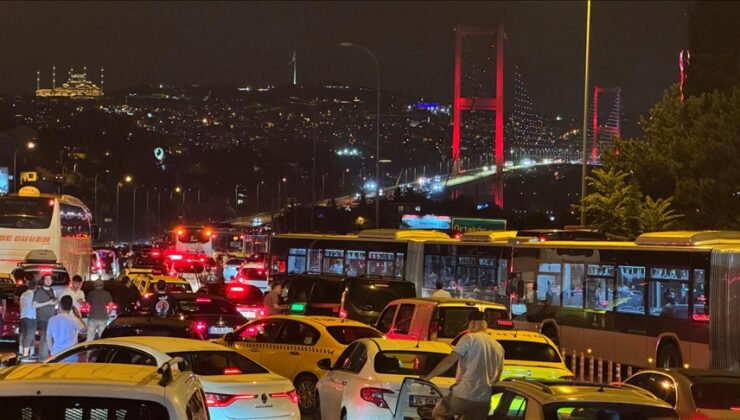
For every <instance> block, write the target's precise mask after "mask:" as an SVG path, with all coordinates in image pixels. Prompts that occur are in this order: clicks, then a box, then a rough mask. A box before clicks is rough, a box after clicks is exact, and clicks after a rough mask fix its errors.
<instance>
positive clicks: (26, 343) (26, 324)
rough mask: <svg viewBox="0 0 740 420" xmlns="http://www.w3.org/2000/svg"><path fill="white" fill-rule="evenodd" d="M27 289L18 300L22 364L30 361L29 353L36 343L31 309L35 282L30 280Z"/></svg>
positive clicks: (33, 314) (34, 319) (34, 309)
mask: <svg viewBox="0 0 740 420" xmlns="http://www.w3.org/2000/svg"><path fill="white" fill-rule="evenodd" d="M26 286H28V289H27V290H26V291H25V292H23V293H22V294H21V296H20V298H19V299H18V303H19V305H20V314H21V325H20V337H19V338H18V341H19V342H20V348H19V350H20V357H21V360H22V361H24V362H29V361H31V354H32V353H34V352H32V351H31V349H33V345H34V341H36V308H34V307H33V294H34V293H35V292H36V280H34V279H30V280H28V282H27V283H26Z"/></svg>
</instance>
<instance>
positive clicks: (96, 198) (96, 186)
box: [93, 169, 110, 217]
mask: <svg viewBox="0 0 740 420" xmlns="http://www.w3.org/2000/svg"><path fill="white" fill-rule="evenodd" d="M101 173H102V172H98V173H96V174H95V178H94V182H93V196H94V197H95V198H94V199H93V201H94V202H95V217H98V176H99V175H100V174H101ZM105 173H106V174H109V173H110V169H106V170H105Z"/></svg>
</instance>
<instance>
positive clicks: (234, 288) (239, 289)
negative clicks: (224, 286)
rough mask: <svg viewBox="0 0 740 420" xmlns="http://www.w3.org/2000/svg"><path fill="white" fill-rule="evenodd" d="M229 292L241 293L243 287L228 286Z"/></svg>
mask: <svg viewBox="0 0 740 420" xmlns="http://www.w3.org/2000/svg"><path fill="white" fill-rule="evenodd" d="M229 292H234V293H242V292H244V288H243V287H241V286H229Z"/></svg>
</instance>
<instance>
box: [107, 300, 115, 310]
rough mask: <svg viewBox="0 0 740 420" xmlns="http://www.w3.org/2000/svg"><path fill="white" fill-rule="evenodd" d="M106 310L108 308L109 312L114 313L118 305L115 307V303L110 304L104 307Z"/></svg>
mask: <svg viewBox="0 0 740 420" xmlns="http://www.w3.org/2000/svg"><path fill="white" fill-rule="evenodd" d="M106 308H108V310H109V311H115V310H117V309H118V305H116V304H115V303H113V302H111V303H109V304H108V305H106Z"/></svg>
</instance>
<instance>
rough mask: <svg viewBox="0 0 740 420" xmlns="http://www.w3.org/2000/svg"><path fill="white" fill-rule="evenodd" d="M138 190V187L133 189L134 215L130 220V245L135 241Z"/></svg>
mask: <svg viewBox="0 0 740 420" xmlns="http://www.w3.org/2000/svg"><path fill="white" fill-rule="evenodd" d="M138 188H139V186H138V185H137V186H135V187H134V213H133V217H132V220H131V243H134V241H136V190H137V189H138Z"/></svg>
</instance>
